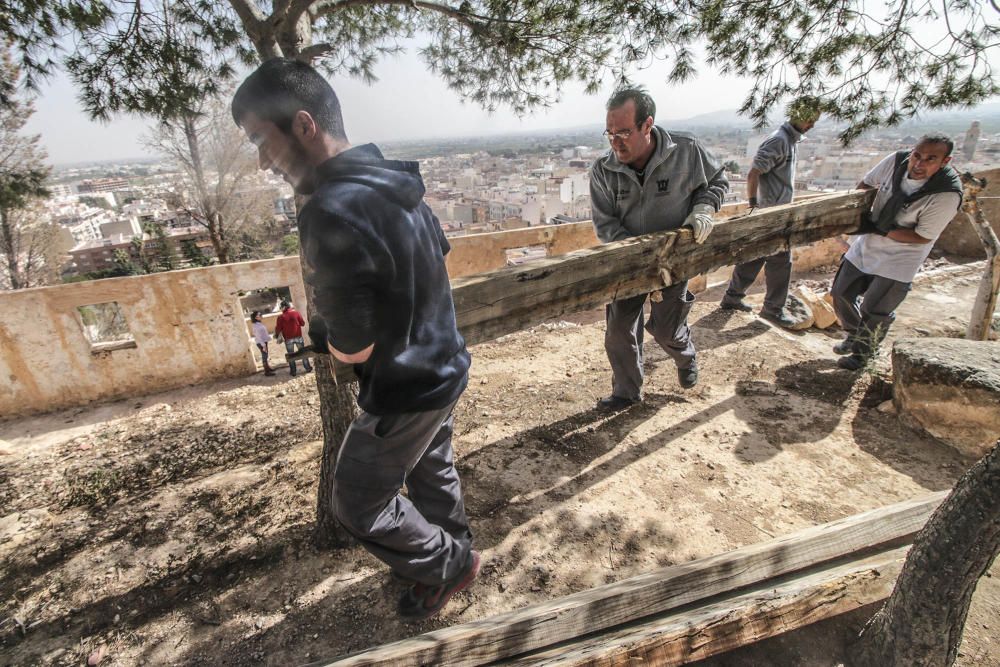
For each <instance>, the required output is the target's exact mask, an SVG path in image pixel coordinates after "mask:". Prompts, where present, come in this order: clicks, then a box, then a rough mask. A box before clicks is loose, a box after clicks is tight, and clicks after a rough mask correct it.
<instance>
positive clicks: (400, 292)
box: [299, 144, 469, 415]
mask: <svg viewBox="0 0 1000 667" xmlns="http://www.w3.org/2000/svg"><path fill="white" fill-rule="evenodd" d="M317 176H318V178H319V182H318V185H317V188H316V192H315V193H314V194H313V196H312V197H311V198H310V199H309V201H308V202H307V203H306V205H305V206H303V207H302V211H301V212H300V213H299V237H300V239H301V243H302V252H303V255H304V257H305V260H306V267H307V272H308V273H307V276H308V277H307V280H308V282H309V284H311V285H312V286H313V290H314V292H313V296H314V304H315V306H316V314H317V315H319V316H320V318H322V321H323V322H324V323H325V324H326V328H327V331H328V336H329V340H330V342H331V343H332V344H333V346H334V348H336V349H338V350H340V351H341V352H345V353H347V354H353V353H355V352H357V351H359V350H362V349H364V348H365V347H367V346H368V345H370V344H373V343H374V345H375V348H374V350H373V351H372V354H371V356H370V357H369V358H368V361H366V362H364V363H363V364H356V365H355V366H354V372H355V373H356V374H357V376H358V379H359V393H358V405H360V406H361V408H362V409H363V410H365V412H368V413H371V414H375V415H384V414H395V413H400V412H423V411H427V410H437V409H440V408H443V407H445V406H446V405H450V404H451V403H454V402H455V400H457V399H458V397H459V395H460V394H461V393H462V390H463V389H465V385H466V382H467V381H468V373H467V371H468V369H469V353H468V351H467V350H466V349H465V340H464V339H463V338H462V335H461V334H460V333H459V332H458V328H457V326H456V324H455V306H454V304H453V302H452V298H451V286H450V284H449V282H448V272H447V270H446V269H445V265H444V255H445V253H447V252H448V250H449V248H450V246H449V245H448V241H447V240H446V239H445V236H444V232H443V231H442V230H441V225H440V224H439V223H438V219H437V218H436V217H435V216H434V214H433V213H431V210H430V208H428V206H427V204H426V203H425V202H424V201H423V196H424V182H423V180H422V179H421V178H420V171H419V170H418V168H417V163H416V162H401V161H397V160H386V159H384V158H383V157H382V153H381V152H380V151H379V150H378V148H376V147H375V146H374V145H372V144H365V145H363V146H355V147H354V148H351V149H349V150H347V151H344V152H343V153H339V154H337V155H336V156H335V157H333V158H331V159H329V160H327V161H326V162H324V163H323V164H321V165H320V166H319V167H317ZM310 326H311V327H312V326H314V325H310Z"/></svg>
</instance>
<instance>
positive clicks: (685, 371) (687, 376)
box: [677, 366, 698, 389]
mask: <svg viewBox="0 0 1000 667" xmlns="http://www.w3.org/2000/svg"><path fill="white" fill-rule="evenodd" d="M677 381H678V382H680V383H681V386H682V387H683V388H684V389H690V388H691V387H693V386H695V385H696V384H698V367H697V366H691V367H690V368H678V369H677Z"/></svg>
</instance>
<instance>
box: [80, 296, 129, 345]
mask: <svg viewBox="0 0 1000 667" xmlns="http://www.w3.org/2000/svg"><path fill="white" fill-rule="evenodd" d="M77 311H78V312H79V313H80V321H81V323H82V324H83V334H84V335H85V336H86V337H87V341H88V342H89V343H90V351H91V352H106V351H109V350H123V349H126V348H132V347H136V344H135V337H134V336H132V332H131V331H130V330H129V328H128V322H126V321H125V313H124V312H122V309H121V306H119V305H118V302H117V301H108V302H106V303H92V304H88V305H86V306H78V307H77Z"/></svg>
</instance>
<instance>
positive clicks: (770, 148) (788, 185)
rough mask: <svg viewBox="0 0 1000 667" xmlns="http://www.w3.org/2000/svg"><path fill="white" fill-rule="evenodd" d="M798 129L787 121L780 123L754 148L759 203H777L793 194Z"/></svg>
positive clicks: (764, 205) (789, 198) (766, 204)
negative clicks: (757, 174) (757, 172)
mask: <svg viewBox="0 0 1000 667" xmlns="http://www.w3.org/2000/svg"><path fill="white" fill-rule="evenodd" d="M800 141H802V133H801V132H799V131H798V130H796V129H795V126H794V125H792V124H791V123H788V122H786V123H783V124H782V126H781V127H779V128H778V129H777V130H775V131H774V132H772V133H771V135H770V136H769V137H768V138H767V139H765V140H764V141H763V142H762V143H761V145H760V147H759V148H758V149H757V153H756V155H754V158H753V168H754V169H756V170H757V171H759V172H760V181H759V182H758V185H757V202H758V203H759V204H760V205H761V206H762V207H766V206H777V205H779V204H787V203H789V202H791V201H792V197H793V195H794V194H795V156H796V144H797V143H799V142H800Z"/></svg>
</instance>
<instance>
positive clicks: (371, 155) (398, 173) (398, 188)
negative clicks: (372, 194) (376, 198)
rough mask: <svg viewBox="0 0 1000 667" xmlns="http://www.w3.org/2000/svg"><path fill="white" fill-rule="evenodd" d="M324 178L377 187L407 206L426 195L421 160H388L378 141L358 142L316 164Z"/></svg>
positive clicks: (319, 173)
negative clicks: (356, 144)
mask: <svg viewBox="0 0 1000 667" xmlns="http://www.w3.org/2000/svg"><path fill="white" fill-rule="evenodd" d="M316 171H317V175H318V176H319V180H320V181H325V180H335V181H341V182H344V183H357V184H359V185H364V186H367V187H369V188H372V189H373V190H376V191H377V192H378V193H379V194H381V195H382V196H383V197H385V198H386V199H389V200H391V201H393V202H395V203H397V204H398V205H400V206H402V207H403V208H405V209H407V210H412V209H414V208H416V207H417V205H418V204H419V203H420V202H421V200H422V199H423V197H424V191H425V189H426V188H424V180H423V178H421V177H420V167H419V164H418V163H417V162H411V161H406V160H386V159H385V157H383V156H382V151H380V150H379V149H378V147H377V146H376V145H375V144H363V145H361V146H354V147H353V148H349V149H348V150H346V151H344V152H343V153H338V154H337V155H335V156H334V157H332V158H330V159H329V160H327V161H326V162H324V163H323V164H321V165H320V166H319V167H317V168H316Z"/></svg>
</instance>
